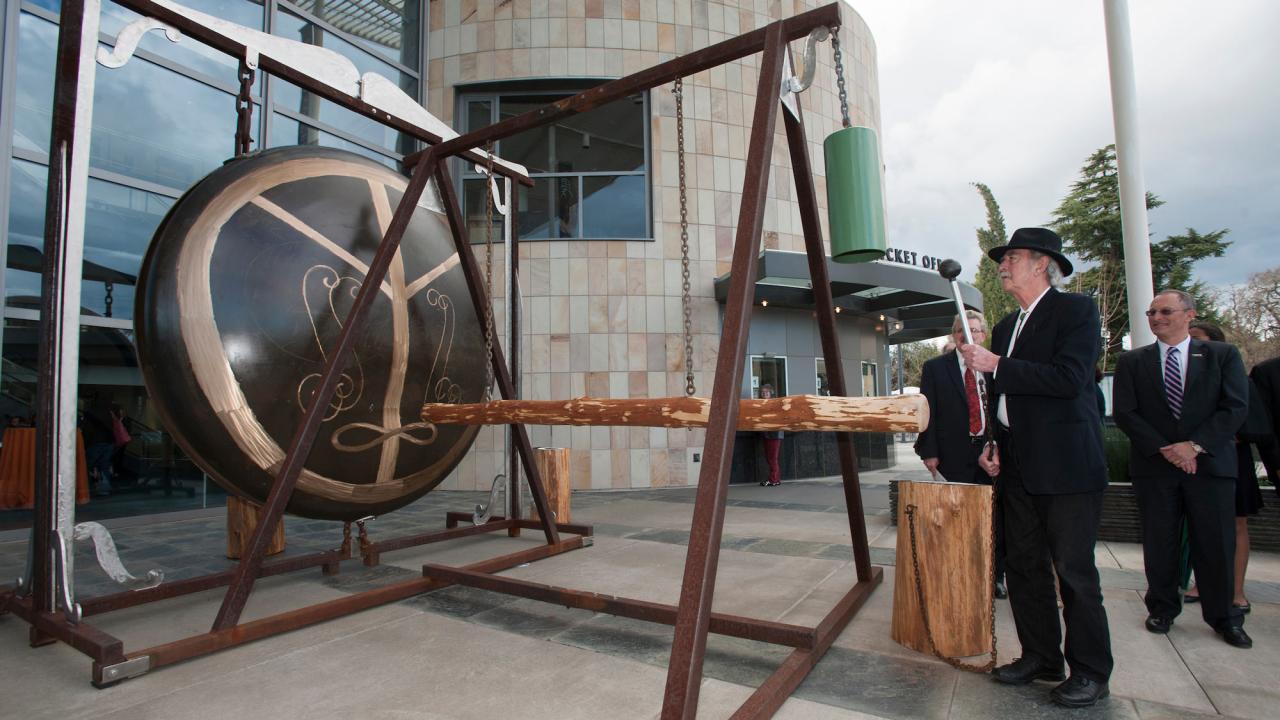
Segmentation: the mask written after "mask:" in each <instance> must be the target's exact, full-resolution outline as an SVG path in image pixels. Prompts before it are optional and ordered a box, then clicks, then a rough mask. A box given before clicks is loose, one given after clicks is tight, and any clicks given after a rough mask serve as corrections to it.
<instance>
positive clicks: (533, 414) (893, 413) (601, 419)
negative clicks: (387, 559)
mask: <svg viewBox="0 0 1280 720" xmlns="http://www.w3.org/2000/svg"><path fill="white" fill-rule="evenodd" d="M710 408H711V399H710V398H699V397H661V398H625V399H624V398H591V397H581V398H575V399H573V400H495V401H492V402H487V403H459V404H448V403H428V404H426V405H424V406H422V419H423V420H425V421H427V422H433V423H437V424H441V425H505V424H509V423H520V424H525V425H629V426H634V427H705V426H706V425H707V422H708V417H709V415H710ZM928 425H929V403H928V402H927V401H926V400H925V398H924V396H923V395H896V396H892V397H836V396H824V395H788V396H786V397H780V398H774V399H771V400H743V401H742V405H741V409H740V410H739V412H738V424H737V429H739V430H791V431H828V432H921V431H922V430H924V429H925V428H926V427H928Z"/></svg>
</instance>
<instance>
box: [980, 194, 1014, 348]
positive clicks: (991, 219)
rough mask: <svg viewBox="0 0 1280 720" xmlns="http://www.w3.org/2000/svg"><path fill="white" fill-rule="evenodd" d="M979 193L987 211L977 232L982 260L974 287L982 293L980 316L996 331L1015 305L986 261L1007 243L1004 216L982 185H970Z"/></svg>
mask: <svg viewBox="0 0 1280 720" xmlns="http://www.w3.org/2000/svg"><path fill="white" fill-rule="evenodd" d="M971 184H972V185H973V186H974V187H975V188H977V189H978V194H979V195H981V196H982V202H983V203H984V204H985V205H986V207H987V226H986V227H985V228H978V248H979V249H980V250H982V259H981V260H979V261H978V274H977V277H976V278H975V279H974V281H973V286H974V287H976V288H977V289H978V291H979V292H981V293H982V308H983V313H982V314H983V315H985V316H986V318H987V327H995V326H996V323H998V322H1000V319H1001V318H1003V317H1004V316H1005V315H1008V314H1009V313H1011V312H1013V311H1014V310H1016V309H1017V307H1018V305H1017V301H1016V300H1014V299H1013V296H1012V295H1010V294H1009V293H1007V292H1005V291H1004V288H1003V287H1002V286H1001V285H1000V269H999V268H998V267H997V266H996V264H995V262H993V261H992V260H991V258H990V257H987V251H989V250H991V248H994V247H999V246H1000V245H1004V244H1005V243H1006V242H1008V237H1009V234H1008V231H1007V230H1006V229H1005V225H1004V213H1002V212H1000V204H999V203H997V202H996V197H995V195H994V194H992V192H991V188H989V187H987V186H986V185H985V184H983V183H977V182H976V183H971Z"/></svg>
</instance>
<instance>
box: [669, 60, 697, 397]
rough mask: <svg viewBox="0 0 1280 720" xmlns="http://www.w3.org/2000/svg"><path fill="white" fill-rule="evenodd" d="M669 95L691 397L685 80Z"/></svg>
mask: <svg viewBox="0 0 1280 720" xmlns="http://www.w3.org/2000/svg"><path fill="white" fill-rule="evenodd" d="M671 94H672V95H675V97H676V154H677V156H678V157H679V159H680V279H681V285H680V287H681V293H682V294H681V296H680V303H681V304H680V307H681V311H682V312H683V314H684V394H685V395H687V396H689V397H693V394H694V392H696V390H695V389H694V385H693V303H692V301H691V299H690V292H689V290H690V288H691V287H692V285H691V284H690V282H689V186H688V183H687V181H686V179H685V160H684V78H676V82H675V87H673V88H671Z"/></svg>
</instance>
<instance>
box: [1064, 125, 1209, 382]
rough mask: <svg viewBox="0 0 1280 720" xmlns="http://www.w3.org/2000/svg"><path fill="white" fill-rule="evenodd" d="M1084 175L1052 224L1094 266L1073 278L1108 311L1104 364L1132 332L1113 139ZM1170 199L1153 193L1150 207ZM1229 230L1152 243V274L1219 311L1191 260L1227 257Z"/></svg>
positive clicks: (1160, 283) (1205, 308) (1068, 248)
mask: <svg viewBox="0 0 1280 720" xmlns="http://www.w3.org/2000/svg"><path fill="white" fill-rule="evenodd" d="M1080 176H1081V177H1080V180H1078V181H1077V182H1075V183H1074V184H1072V186H1071V191H1070V192H1069V193H1067V196H1066V197H1065V198H1063V199H1062V202H1061V203H1060V204H1059V205H1058V208H1057V209H1056V210H1054V212H1053V222H1052V223H1051V224H1050V227H1052V228H1053V229H1054V230H1055V231H1057V233H1058V234H1059V235H1061V236H1062V242H1063V252H1064V253H1070V254H1072V255H1075V256H1076V257H1078V258H1079V259H1080V260H1081V261H1083V263H1082V264H1085V265H1087V266H1088V269H1085V270H1081V271H1079V272H1077V273H1076V274H1075V275H1074V276H1073V277H1072V278H1071V283H1070V285H1071V289H1072V290H1075V291H1077V292H1083V293H1087V294H1089V295H1092V296H1093V298H1094V300H1095V301H1096V302H1097V303H1098V311H1099V313H1100V315H1101V316H1102V334H1103V339H1104V341H1105V343H1104V346H1103V351H1102V359H1101V362H1102V366H1103V368H1104V369H1109V368H1110V367H1112V365H1113V364H1114V362H1115V357H1116V355H1117V354H1118V353H1119V351H1120V342H1121V339H1122V338H1123V337H1124V336H1125V334H1126V333H1128V332H1129V308H1128V295H1127V293H1128V287H1127V284H1126V282H1125V275H1124V233H1123V230H1122V226H1121V221H1120V180H1119V177H1118V175H1117V171H1116V148H1115V145H1108V146H1106V147H1104V148H1102V149H1100V150H1098V151H1096V152H1094V153H1093V154H1092V155H1090V156H1089V159H1088V160H1086V161H1085V164H1084V167H1082V168H1081V169H1080ZM1163 204H1164V202H1163V201H1162V200H1160V199H1159V198H1157V197H1156V196H1155V195H1153V194H1151V193H1147V209H1148V210H1154V209H1155V208H1158V207H1160V206H1161V205H1163ZM1227 232H1228V231H1227V230H1215V231H1213V232H1209V233H1204V234H1201V233H1198V232H1196V230H1194V229H1193V228H1187V232H1186V234H1185V235H1175V236H1170V237H1168V238H1167V239H1165V240H1164V241H1162V242H1158V243H1152V245H1151V266H1152V276H1153V277H1152V280H1153V284H1154V286H1155V289H1156V291H1159V290H1161V289H1164V288H1169V287H1171V288H1176V289H1179V290H1185V291H1187V292H1190V293H1191V294H1192V295H1194V296H1196V297H1197V298H1199V299H1200V302H1201V311H1202V312H1201V313H1200V314H1201V315H1209V316H1212V315H1213V311H1212V305H1211V294H1210V293H1209V292H1208V291H1207V289H1206V288H1205V287H1204V286H1203V285H1202V284H1200V283H1198V282H1193V281H1192V279H1191V265H1192V264H1193V263H1195V262H1196V261H1197V260H1202V259H1204V258H1206V257H1221V256H1222V254H1223V252H1224V251H1225V250H1226V248H1227V246H1228V245H1230V243H1229V242H1226V241H1224V240H1223V239H1222V238H1223V237H1224V236H1225V235H1226V234H1227Z"/></svg>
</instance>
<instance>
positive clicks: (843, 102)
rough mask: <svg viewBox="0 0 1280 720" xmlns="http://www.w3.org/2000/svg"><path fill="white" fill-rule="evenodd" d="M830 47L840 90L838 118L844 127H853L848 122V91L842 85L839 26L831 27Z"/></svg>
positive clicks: (842, 56) (842, 69) (842, 62)
mask: <svg viewBox="0 0 1280 720" xmlns="http://www.w3.org/2000/svg"><path fill="white" fill-rule="evenodd" d="M831 47H832V49H833V50H835V54H836V88H838V89H839V91H840V119H841V120H842V121H843V122H844V126H845V127H853V123H851V122H849V91H848V90H847V89H846V88H845V86H844V53H842V52H841V51H840V26H839V25H837V26H836V27H833V28H831Z"/></svg>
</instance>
